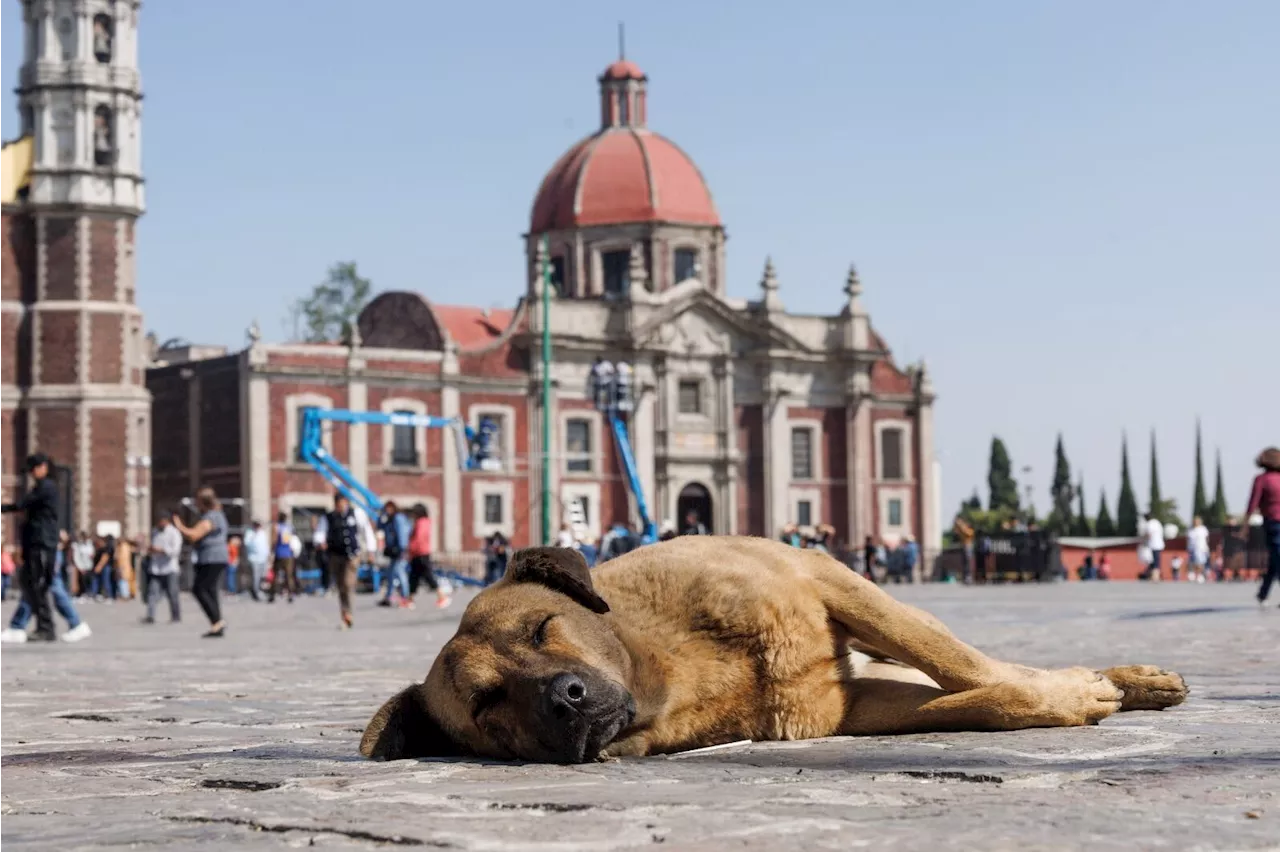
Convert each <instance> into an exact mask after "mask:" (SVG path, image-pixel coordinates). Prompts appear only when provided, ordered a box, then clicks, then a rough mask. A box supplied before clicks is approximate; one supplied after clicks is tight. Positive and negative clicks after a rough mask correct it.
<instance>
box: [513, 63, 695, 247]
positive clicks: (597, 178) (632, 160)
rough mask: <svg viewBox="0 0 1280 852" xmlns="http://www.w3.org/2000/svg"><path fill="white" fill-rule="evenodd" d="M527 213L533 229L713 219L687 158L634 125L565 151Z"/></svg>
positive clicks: (690, 161) (663, 140) (658, 138)
mask: <svg viewBox="0 0 1280 852" xmlns="http://www.w3.org/2000/svg"><path fill="white" fill-rule="evenodd" d="M618 64H619V63H614V66H616V65H618ZM627 64H630V63H627ZM614 66H611V70H612V67H614ZM637 70H639V69H637ZM606 73H608V72H606ZM530 219H531V224H530V226H529V231H530V233H534V234H539V233H542V232H544V231H556V230H561V229H565V228H578V227H585V226H590V225H621V224H626V223H631V222H676V223H680V224H687V225H719V224H720V215H719V214H718V213H717V212H716V207H715V204H714V203H713V202H712V200H711V192H710V190H708V189H707V184H706V182H705V181H704V180H703V179H702V173H701V172H699V171H698V167H697V166H695V165H694V164H693V161H692V160H690V159H689V158H688V157H687V156H686V155H685V153H684V152H683V151H681V150H680V149H679V148H678V147H677V146H676V145H675V143H673V142H671V141H670V140H669V139H665V138H664V137H662V136H659V135H658V134H656V133H653V132H651V131H648V130H644V129H641V128H635V127H616V128H610V129H607V130H603V131H601V132H600V133H597V134H596V135H594V136H590V137H588V138H586V139H584V140H582V141H581V142H579V143H578V144H577V145H574V146H573V147H572V148H570V149H569V150H568V151H567V152H565V154H564V156H563V157H561V158H560V159H559V160H558V161H557V162H556V164H555V165H554V166H552V167H551V171H549V172H547V176H546V177H545V178H543V180H542V186H541V188H540V189H539V190H538V196H537V198H535V199H534V202H533V214H532V216H531V217H530Z"/></svg>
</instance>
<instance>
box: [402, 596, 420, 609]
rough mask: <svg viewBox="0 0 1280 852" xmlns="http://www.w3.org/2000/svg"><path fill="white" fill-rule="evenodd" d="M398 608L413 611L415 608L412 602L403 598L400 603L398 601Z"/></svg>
mask: <svg viewBox="0 0 1280 852" xmlns="http://www.w3.org/2000/svg"><path fill="white" fill-rule="evenodd" d="M400 608H401V609H415V608H416V607H414V605H413V601H411V600H409V599H408V598H404V599H403V600H401V601H400Z"/></svg>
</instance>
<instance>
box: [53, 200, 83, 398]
mask: <svg viewBox="0 0 1280 852" xmlns="http://www.w3.org/2000/svg"><path fill="white" fill-rule="evenodd" d="M44 241H45V277H44V297H45V298H46V299H69V300H74V299H78V298H80V292H79V288H78V287H77V285H76V266H77V263H76V258H77V255H78V252H77V249H76V220H75V219H74V218H69V217H65V216H60V217H56V218H55V217H49V218H46V219H45V220H44ZM46 381H47V380H46Z"/></svg>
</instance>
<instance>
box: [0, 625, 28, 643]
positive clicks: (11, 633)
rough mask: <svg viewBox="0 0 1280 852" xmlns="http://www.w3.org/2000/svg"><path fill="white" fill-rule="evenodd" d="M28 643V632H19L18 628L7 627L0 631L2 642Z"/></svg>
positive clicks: (0, 640)
mask: <svg viewBox="0 0 1280 852" xmlns="http://www.w3.org/2000/svg"><path fill="white" fill-rule="evenodd" d="M25 641H27V631H25V630H19V629H18V628H16V627H6V628H5V629H4V630H0V642H17V643H22V642H25Z"/></svg>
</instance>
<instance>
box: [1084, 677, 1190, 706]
mask: <svg viewBox="0 0 1280 852" xmlns="http://www.w3.org/2000/svg"><path fill="white" fill-rule="evenodd" d="M1102 674H1103V675H1104V676H1105V677H1106V678H1107V680H1109V681H1111V682H1112V683H1114V684H1115V685H1116V686H1118V687H1120V688H1121V689H1122V690H1124V699H1123V700H1122V701H1121V702H1120V709H1121V710H1163V709H1164V708H1166V707H1173V706H1175V705H1178V704H1181V703H1182V702H1183V701H1186V700H1187V682H1186V680H1184V679H1183V677H1182V675H1180V674H1178V673H1177V672H1170V671H1165V670H1164V669H1162V668H1160V667H1158V666H1116V667H1114V668H1110V669H1107V670H1105V671H1103V672H1102Z"/></svg>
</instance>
